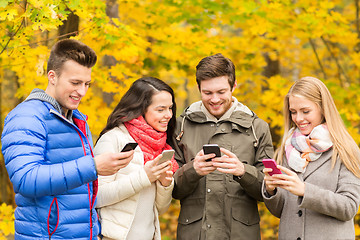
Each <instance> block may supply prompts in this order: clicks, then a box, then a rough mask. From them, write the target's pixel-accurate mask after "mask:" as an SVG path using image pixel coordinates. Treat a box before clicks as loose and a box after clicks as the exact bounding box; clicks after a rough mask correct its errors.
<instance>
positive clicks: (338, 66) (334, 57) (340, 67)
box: [321, 36, 351, 86]
mask: <svg viewBox="0 0 360 240" xmlns="http://www.w3.org/2000/svg"><path fill="white" fill-rule="evenodd" d="M321 40H322V41H323V42H324V44H325V46H326V48H327V50H328V51H329V53H330V55H331V57H332V58H333V59H334V60H335V63H336V66H337V68H338V72H339V79H340V81H341V78H340V76H341V74H342V75H343V76H344V78H345V80H346V83H347V84H350V82H351V81H350V79H349V77H348V76H347V75H346V73H345V70H344V69H343V67H342V66H341V64H340V62H339V59H338V58H337V57H336V56H335V54H334V53H333V52H332V51H331V49H330V46H329V42H328V41H326V40H325V39H324V37H323V36H321ZM342 86H343V84H342Z"/></svg>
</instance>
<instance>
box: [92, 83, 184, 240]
mask: <svg viewBox="0 0 360 240" xmlns="http://www.w3.org/2000/svg"><path fill="white" fill-rule="evenodd" d="M175 112H176V105H175V98H174V92H173V90H172V89H171V87H170V86H168V85H167V84H166V83H164V82H163V81H161V80H159V79H157V78H153V77H143V78H140V79H138V80H136V81H135V82H134V83H133V84H132V85H131V87H130V88H129V90H128V91H127V92H126V93H125V95H124V96H123V97H122V99H121V100H120V102H119V104H118V105H117V106H116V107H115V109H114V111H113V112H112V113H111V114H110V116H109V118H108V121H107V124H106V126H105V128H104V129H103V131H102V132H101V133H100V136H99V139H98V141H97V144H96V146H95V149H94V152H95V155H98V154H101V153H104V152H120V151H121V150H122V148H123V147H124V146H125V144H126V143H128V142H137V143H138V144H139V145H138V147H136V148H135V150H134V157H133V160H132V161H131V162H130V163H129V165H127V166H126V167H124V168H122V169H120V170H119V171H118V172H117V173H116V174H114V175H112V176H99V192H98V197H97V204H96V207H97V209H98V212H99V215H100V221H101V229H102V231H101V232H102V235H103V239H128V240H131V239H154V240H160V239H161V234H160V224H159V219H158V215H159V214H162V213H163V212H165V211H166V210H167V209H168V207H169V205H170V203H171V199H172V197H171V193H172V189H173V186H174V181H173V177H172V176H173V173H174V172H175V171H176V169H177V168H178V164H177V163H176V161H175V160H174V157H172V159H171V160H169V161H166V162H164V163H161V164H158V162H159V159H160V158H161V157H162V154H161V153H162V151H163V150H169V149H171V147H170V146H169V145H168V143H167V142H168V139H171V138H172V135H173V132H174V127H175V116H174V113H175Z"/></svg>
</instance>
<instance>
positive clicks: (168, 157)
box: [158, 149, 175, 165]
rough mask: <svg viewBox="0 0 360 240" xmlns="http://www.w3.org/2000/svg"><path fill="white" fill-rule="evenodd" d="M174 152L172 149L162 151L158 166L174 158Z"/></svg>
mask: <svg viewBox="0 0 360 240" xmlns="http://www.w3.org/2000/svg"><path fill="white" fill-rule="evenodd" d="M174 153H175V151H174V150H173V149H170V150H164V151H163V152H162V153H161V154H162V157H161V158H160V159H159V162H158V165H159V164H162V163H163V162H166V161H169V160H171V159H172V157H173V156H174Z"/></svg>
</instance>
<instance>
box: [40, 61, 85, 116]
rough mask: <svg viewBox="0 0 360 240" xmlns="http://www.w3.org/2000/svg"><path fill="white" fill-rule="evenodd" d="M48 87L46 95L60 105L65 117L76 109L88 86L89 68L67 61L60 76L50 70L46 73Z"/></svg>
mask: <svg viewBox="0 0 360 240" xmlns="http://www.w3.org/2000/svg"><path fill="white" fill-rule="evenodd" d="M48 79H49V85H48V87H47V89H46V93H47V94H48V95H50V96H51V97H53V98H55V100H56V101H57V102H58V103H59V104H60V106H61V107H62V110H63V112H64V114H65V116H66V114H67V112H68V111H69V110H75V109H77V108H78V106H79V104H80V101H81V99H82V98H83V97H84V96H85V94H86V92H87V90H88V89H89V86H90V81H91V68H88V67H85V66H82V65H80V64H79V63H77V62H75V61H73V60H68V61H66V62H65V63H64V65H63V67H62V69H61V75H60V76H59V75H58V74H56V73H55V71H53V70H50V71H49V72H48Z"/></svg>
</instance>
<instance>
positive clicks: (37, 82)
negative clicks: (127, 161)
mask: <svg viewBox="0 0 360 240" xmlns="http://www.w3.org/2000/svg"><path fill="white" fill-rule="evenodd" d="M359 4H360V3H359V0H343V1H341V0H333V1H320V0H319V1H314V0H249V1H246V0H222V1H220V0H128V1H122V0H24V1H14V0H0V123H1V124H0V131H2V128H3V123H4V118H5V116H6V115H7V114H8V112H9V111H10V110H11V109H13V108H14V107H15V106H16V105H17V104H19V103H20V102H21V101H23V100H24V99H25V98H26V96H27V95H28V94H29V93H30V91H31V90H32V89H33V88H35V87H37V88H42V89H45V88H46V85H47V77H46V64H47V59H48V57H49V52H50V48H51V46H52V45H53V44H54V43H55V42H56V41H58V40H59V39H63V38H69V37H72V38H75V39H79V40H81V41H82V42H84V43H86V44H88V45H89V46H91V47H92V48H93V49H94V50H95V52H96V53H97V54H98V63H97V64H96V65H95V67H94V68H93V72H92V81H93V83H92V85H91V88H90V89H89V91H88V93H87V95H86V97H85V98H84V99H83V100H82V103H81V104H80V107H79V109H80V110H81V111H82V112H84V113H86V114H87V115H88V116H89V125H90V128H91V129H92V133H93V134H94V140H95V139H97V136H98V134H99V133H100V131H101V130H102V128H103V127H104V125H105V123H106V120H107V117H108V116H109V114H110V112H111V111H112V109H113V108H114V107H115V105H116V104H117V103H118V101H119V99H120V98H121V97H122V95H123V94H124V92H125V91H126V90H127V88H128V87H129V85H130V84H131V83H132V82H133V81H134V80H136V79H138V78H139V77H141V76H145V75H146V76H154V77H158V78H160V79H162V80H164V81H166V82H167V83H168V84H170V85H171V86H172V87H173V89H174V90H175V93H176V103H177V105H178V112H177V115H179V114H180V113H181V111H182V110H183V109H184V107H186V106H188V105H189V104H190V103H191V102H193V101H196V100H199V99H200V98H199V94H198V90H197V87H196V82H195V66H196V65H197V63H198V62H199V61H200V60H201V59H202V58H203V57H205V56H209V55H212V54H216V53H219V52H220V53H222V54H223V55H225V56H226V57H228V58H230V59H232V61H233V62H234V64H235V66H236V78H237V82H238V86H237V89H236V90H235V92H234V95H235V96H236V97H237V98H238V99H239V101H241V102H243V103H244V104H246V105H248V106H249V107H250V108H251V109H252V110H253V111H254V112H255V113H257V115H258V116H259V117H260V118H262V119H264V120H265V121H266V122H267V123H268V124H269V125H270V128H271V133H272V137H273V142H274V146H275V147H277V146H279V140H280V138H281V135H282V125H283V117H282V105H283V104H282V102H283V97H284V95H285V94H286V93H287V91H288V89H289V86H290V85H291V84H292V83H293V82H294V81H295V80H297V79H299V78H300V77H303V76H314V77H317V78H320V79H321V80H323V81H324V83H325V84H326V85H327V87H328V88H329V90H330V92H331V93H332V95H333V97H334V100H335V103H336V106H337V108H338V110H339V112H340V114H341V117H342V119H343V120H344V122H345V125H346V127H347V129H348V131H349V132H350V134H351V135H352V137H353V138H354V139H355V141H356V142H357V143H358V144H359V143H360V132H359V128H360V117H359V110H360V94H359V93H360V91H359V90H360V89H359V87H360V68H359V67H360V20H359V15H360V6H359ZM0 186H1V187H0V239H11V238H12V237H11V236H12V234H13V232H14V226H13V220H14V217H13V211H14V207H15V203H14V194H13V190H12V186H11V183H10V181H9V178H8V175H7V172H6V169H5V166H4V161H3V157H2V156H1V159H0ZM259 207H260V211H261V234H262V239H277V226H278V222H279V220H278V219H276V218H275V217H273V216H271V214H270V213H269V212H268V211H267V210H266V208H265V207H264V205H263V204H262V203H259ZM178 213H179V202H178V201H175V200H174V201H173V204H172V205H171V207H170V209H169V210H168V212H167V213H165V214H163V215H162V216H161V228H162V234H163V239H164V240H170V239H175V233H176V225H177V217H178ZM354 224H355V228H356V235H357V238H359V239H360V226H359V224H360V218H359V214H358V215H357V217H356V218H355V222H354Z"/></svg>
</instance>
